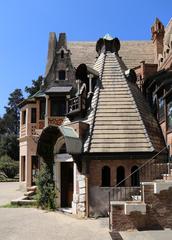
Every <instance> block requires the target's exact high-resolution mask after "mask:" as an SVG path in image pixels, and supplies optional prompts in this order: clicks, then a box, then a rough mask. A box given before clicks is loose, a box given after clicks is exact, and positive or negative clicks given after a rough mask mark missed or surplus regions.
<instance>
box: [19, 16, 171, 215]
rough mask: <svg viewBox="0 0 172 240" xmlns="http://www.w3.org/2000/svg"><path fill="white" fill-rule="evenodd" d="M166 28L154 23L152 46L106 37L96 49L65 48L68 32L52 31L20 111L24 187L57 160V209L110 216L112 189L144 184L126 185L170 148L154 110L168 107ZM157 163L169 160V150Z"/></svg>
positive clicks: (82, 45) (91, 46)
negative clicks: (37, 79) (42, 67)
mask: <svg viewBox="0 0 172 240" xmlns="http://www.w3.org/2000/svg"><path fill="white" fill-rule="evenodd" d="M170 24H171V23H170ZM170 24H169V26H170ZM169 26H167V28H164V26H163V25H162V24H161V23H160V21H159V20H158V19H157V20H156V22H155V24H154V25H153V27H152V35H153V41H128V42H121V43H120V41H119V39H117V38H112V37H111V36H110V35H108V34H107V35H105V36H104V37H103V38H100V39H99V40H98V41H97V43H95V42H67V40H66V35H65V34H64V33H61V34H60V35H59V39H58V40H57V39H56V35H55V33H50V38H49V48H48V61H47V66H46V73H45V78H44V82H43V83H42V86H41V89H40V91H39V92H37V93H36V94H35V95H34V96H32V97H30V98H29V99H26V100H25V101H24V102H22V103H21V105H20V106H21V114H20V116H21V118H20V182H21V183H22V184H23V185H25V186H26V187H30V186H32V185H34V184H35V177H36V175H37V173H38V171H39V166H40V160H41V159H42V160H46V161H48V159H50V158H51V157H52V156H53V159H54V181H55V184H56V187H57V190H58V191H59V198H58V199H57V201H58V205H59V207H72V212H73V213H74V214H78V215H80V216H95V215H101V216H106V215H107V214H108V208H109V205H108V192H109V190H110V188H111V187H112V186H115V185H116V184H120V183H121V186H125V187H128V186H138V185H139V179H138V175H137V174H136V175H134V176H133V178H132V180H129V179H127V180H126V181H124V179H125V178H126V177H127V176H128V175H130V174H131V173H132V172H134V171H135V170H137V169H138V168H139V166H141V165H142V164H143V163H145V162H146V161H147V160H148V159H150V158H152V157H153V156H154V155H155V154H157V153H159V152H161V150H162V149H164V148H165V146H166V143H165V141H166V142H167V143H168V144H171V142H170V141H171V135H169V136H168V137H167V131H166V128H165V127H164V125H165V124H167V122H168V120H167V119H168V117H167V113H166V112H165V110H164V119H165V120H164V121H165V123H164V121H163V122H161V121H159V123H160V124H159V123H158V121H157V119H156V116H157V115H158V116H160V112H159V111H158V110H157V107H155V108H154V106H155V104H156V106H159V108H160V107H161V108H162V105H163V108H164V109H165V107H164V104H162V102H160V99H161V98H160V97H159V98H158V97H157V96H161V95H157V93H158V91H160V92H161V93H162V91H161V90H162V89H164V87H165V86H168V87H167V89H166V88H165V89H166V90H167V91H166V92H165V91H164V90H163V91H164V92H165V95H163V96H162V99H163V101H164V99H166V98H167V97H168V96H170V92H171V90H170V76H171V75H170V69H169V68H170V67H169V63H168V64H167V60H162V59H160V56H161V55H162V54H164V45H163V44H164V34H165V33H166V32H169V34H170V33H171V32H170V31H172V30H171V28H170V27H169ZM157 28H158V29H157ZM169 29H170V30H169ZM170 36H171V35H170ZM170 53H171V49H169V51H168V57H170ZM165 54H166V57H167V52H166V50H165ZM161 58H162V57H161ZM159 59H160V62H159ZM163 59H164V58H163ZM162 64H164V65H162ZM163 66H167V68H166V70H162V68H163ZM133 69H134V70H133ZM159 78H161V79H165V82H166V83H164V84H162V81H161V80H158V79H159ZM168 79H169V80H168ZM161 85H162V88H160V86H161ZM157 86H158V87H157ZM148 90H149V91H148ZM155 90H156V91H155ZM144 95H145V96H146V98H147V100H148V101H146V98H145V96H144ZM151 99H152V100H151ZM153 99H156V102H153ZM158 104H159V105H158ZM168 104H169V102H167V103H166V106H167V109H169V110H168V112H169V115H170V117H171V112H170V111H171V110H170V109H171V108H170V106H171V105H168ZM171 107H172V106H171ZM158 119H159V118H158ZM170 119H171V118H170ZM159 120H160V119H159ZM170 123H171V120H170ZM170 123H169V124H170ZM161 129H162V130H161ZM162 132H163V133H162ZM163 134H164V137H163ZM169 134H170V133H169ZM167 139H168V140H167ZM169 139H170V140H169ZM159 159H160V160H163V161H166V159H167V152H166V151H164V152H162V154H160V155H159ZM141 177H142V176H141V175H140V178H141Z"/></svg>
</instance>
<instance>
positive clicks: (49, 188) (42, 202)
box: [37, 163, 56, 210]
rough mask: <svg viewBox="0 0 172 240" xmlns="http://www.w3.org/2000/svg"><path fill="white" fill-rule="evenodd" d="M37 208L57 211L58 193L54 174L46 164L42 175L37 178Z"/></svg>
mask: <svg viewBox="0 0 172 240" xmlns="http://www.w3.org/2000/svg"><path fill="white" fill-rule="evenodd" d="M37 187H38V189H37V206H38V207H41V208H42V209H48V210H55V209H56V201H55V198H56V191H55V184H54V181H53V174H52V172H51V169H50V168H49V167H48V166H47V164H46V163H42V166H41V170H40V173H39V175H38V178H37Z"/></svg>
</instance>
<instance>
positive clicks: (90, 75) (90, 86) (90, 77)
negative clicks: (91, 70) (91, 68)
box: [89, 74, 93, 94]
mask: <svg viewBox="0 0 172 240" xmlns="http://www.w3.org/2000/svg"><path fill="white" fill-rule="evenodd" d="M92 78H93V75H92V74H89V94H92V93H93V92H92Z"/></svg>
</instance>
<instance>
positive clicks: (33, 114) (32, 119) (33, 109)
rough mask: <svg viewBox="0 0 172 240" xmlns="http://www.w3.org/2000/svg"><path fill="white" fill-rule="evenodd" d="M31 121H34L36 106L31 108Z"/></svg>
mask: <svg viewBox="0 0 172 240" xmlns="http://www.w3.org/2000/svg"><path fill="white" fill-rule="evenodd" d="M31 123H36V108H31Z"/></svg>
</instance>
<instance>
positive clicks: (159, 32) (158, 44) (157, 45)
mask: <svg viewBox="0 0 172 240" xmlns="http://www.w3.org/2000/svg"><path fill="white" fill-rule="evenodd" d="M151 32H152V41H153V44H154V63H158V55H159V54H163V39H164V33H165V31H164V25H163V24H162V22H161V21H160V20H159V19H158V18H156V20H155V23H154V24H153V25H152V27H151Z"/></svg>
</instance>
